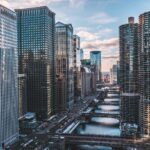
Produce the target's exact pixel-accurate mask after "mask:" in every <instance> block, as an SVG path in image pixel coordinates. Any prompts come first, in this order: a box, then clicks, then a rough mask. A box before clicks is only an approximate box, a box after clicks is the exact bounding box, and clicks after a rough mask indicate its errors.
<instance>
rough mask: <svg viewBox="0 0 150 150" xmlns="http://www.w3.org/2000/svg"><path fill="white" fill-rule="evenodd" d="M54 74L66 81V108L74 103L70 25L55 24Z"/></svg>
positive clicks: (71, 33)
mask: <svg viewBox="0 0 150 150" xmlns="http://www.w3.org/2000/svg"><path fill="white" fill-rule="evenodd" d="M55 27H56V65H57V67H56V74H57V76H63V77H64V78H65V80H66V83H67V84H66V97H67V100H66V101H67V102H66V104H67V108H71V107H72V105H73V102H74V74H73V67H74V66H73V27H72V25H71V24H63V23H61V22H58V23H56V25H55Z"/></svg>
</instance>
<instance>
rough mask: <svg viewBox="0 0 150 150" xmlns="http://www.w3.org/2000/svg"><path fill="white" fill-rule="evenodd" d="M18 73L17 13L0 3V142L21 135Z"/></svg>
mask: <svg viewBox="0 0 150 150" xmlns="http://www.w3.org/2000/svg"><path fill="white" fill-rule="evenodd" d="M17 75H18V53H17V22H16V14H15V13H14V12H13V11H11V10H9V9H8V8H6V7H4V6H2V5H0V144H1V143H4V144H6V145H7V144H10V143H12V142H15V141H16V140H17V139H18V136H19V122H18V79H17ZM0 146H1V145H0Z"/></svg>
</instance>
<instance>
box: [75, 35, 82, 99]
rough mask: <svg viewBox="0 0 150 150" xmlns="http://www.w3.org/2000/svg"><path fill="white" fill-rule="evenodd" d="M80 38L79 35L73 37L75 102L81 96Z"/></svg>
mask: <svg viewBox="0 0 150 150" xmlns="http://www.w3.org/2000/svg"><path fill="white" fill-rule="evenodd" d="M80 51H81V49H80V37H79V36H77V35H74V36H73V59H74V60H73V63H74V64H73V65H74V94H75V95H74V96H75V101H76V100H78V99H80V95H81V73H80V67H81V60H80V54H81V52H80Z"/></svg>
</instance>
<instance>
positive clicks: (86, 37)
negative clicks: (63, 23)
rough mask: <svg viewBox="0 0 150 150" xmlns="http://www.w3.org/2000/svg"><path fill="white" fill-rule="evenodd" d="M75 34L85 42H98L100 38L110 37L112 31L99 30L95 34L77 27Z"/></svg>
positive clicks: (106, 29)
mask: <svg viewBox="0 0 150 150" xmlns="http://www.w3.org/2000/svg"><path fill="white" fill-rule="evenodd" d="M75 33H76V34H77V35H78V36H80V37H81V38H82V39H83V40H85V41H93V40H98V39H100V38H102V37H103V38H105V37H107V36H108V35H109V36H110V35H111V33H112V30H111V29H109V28H104V29H99V30H98V31H97V32H92V31H90V29H89V28H86V27H79V28H77V29H76V31H75Z"/></svg>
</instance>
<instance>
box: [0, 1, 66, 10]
mask: <svg viewBox="0 0 150 150" xmlns="http://www.w3.org/2000/svg"><path fill="white" fill-rule="evenodd" d="M63 1H64V0H0V4H2V5H4V6H6V7H9V8H12V9H16V8H27V7H36V6H43V5H49V4H51V3H58V2H63Z"/></svg>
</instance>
